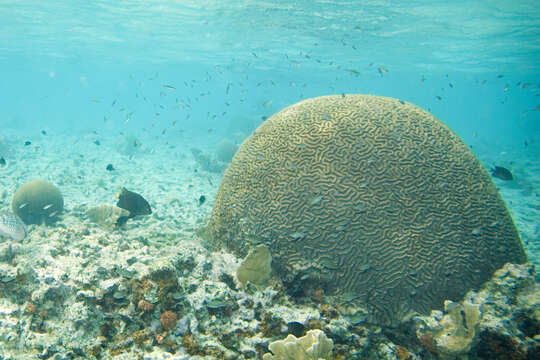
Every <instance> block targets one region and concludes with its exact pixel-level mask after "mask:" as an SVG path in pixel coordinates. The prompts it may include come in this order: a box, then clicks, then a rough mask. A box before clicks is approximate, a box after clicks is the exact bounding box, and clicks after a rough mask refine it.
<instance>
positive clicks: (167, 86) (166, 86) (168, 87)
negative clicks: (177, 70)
mask: <svg viewBox="0 0 540 360" xmlns="http://www.w3.org/2000/svg"><path fill="white" fill-rule="evenodd" d="M163 87H164V88H166V89H170V90H176V88H175V87H174V86H172V85H163Z"/></svg>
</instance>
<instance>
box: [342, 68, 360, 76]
mask: <svg viewBox="0 0 540 360" xmlns="http://www.w3.org/2000/svg"><path fill="white" fill-rule="evenodd" d="M345 71H347V72H349V73H350V74H351V75H356V76H360V75H361V73H360V71H358V70H356V69H345Z"/></svg>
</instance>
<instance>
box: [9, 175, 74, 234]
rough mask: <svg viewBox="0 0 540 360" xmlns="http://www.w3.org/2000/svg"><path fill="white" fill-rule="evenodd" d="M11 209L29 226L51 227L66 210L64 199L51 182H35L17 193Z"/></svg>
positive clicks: (24, 186) (31, 182) (21, 188)
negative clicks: (44, 225) (45, 225)
mask: <svg viewBox="0 0 540 360" xmlns="http://www.w3.org/2000/svg"><path fill="white" fill-rule="evenodd" d="M11 208H12V209H13V212H14V213H15V214H17V216H19V217H20V218H21V220H22V221H23V222H24V223H25V224H27V225H28V224H37V225H41V224H43V223H45V224H47V225H50V224H52V223H54V221H55V220H57V216H58V215H59V214H60V213H61V212H62V210H63V209H64V198H63V197H62V194H61V193H60V190H58V188H57V187H56V186H54V185H53V184H51V183H50V182H48V181H45V180H33V181H29V182H27V183H26V184H24V185H23V186H21V187H20V188H19V189H18V190H17V191H16V192H15V195H14V196H13V200H12V202H11Z"/></svg>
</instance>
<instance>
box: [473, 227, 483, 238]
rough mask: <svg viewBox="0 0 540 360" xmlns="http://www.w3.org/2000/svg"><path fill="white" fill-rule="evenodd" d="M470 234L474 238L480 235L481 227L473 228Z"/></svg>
mask: <svg viewBox="0 0 540 360" xmlns="http://www.w3.org/2000/svg"><path fill="white" fill-rule="evenodd" d="M471 234H473V235H474V236H478V235H482V228H481V227H477V228H474V229H473V230H472V231H471Z"/></svg>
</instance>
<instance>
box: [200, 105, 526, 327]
mask: <svg viewBox="0 0 540 360" xmlns="http://www.w3.org/2000/svg"><path fill="white" fill-rule="evenodd" d="M206 229H207V233H208V234H209V235H210V238H211V239H212V241H213V242H214V244H216V246H218V247H221V246H226V247H228V248H229V249H231V250H232V251H234V252H236V253H237V254H238V255H241V256H244V255H245V254H246V253H247V252H248V250H249V249H250V248H252V247H253V244H257V243H263V244H266V245H267V246H268V247H269V248H270V251H271V253H272V259H273V260H272V261H273V267H274V268H275V269H276V271H277V272H278V273H279V274H280V276H281V277H282V279H284V280H285V281H286V282H287V281H290V280H291V279H293V278H294V277H295V276H296V277H298V276H299V275H302V274H303V275H302V276H303V277H304V278H305V277H306V275H307V276H308V277H309V276H312V277H318V278H319V279H320V281H322V282H323V283H325V284H327V286H328V290H333V291H336V290H338V291H340V292H341V293H342V292H351V293H353V294H354V295H355V296H357V297H358V298H359V299H360V300H361V301H362V302H363V303H364V305H365V306H367V307H368V310H369V313H370V316H371V318H370V320H371V321H375V322H378V323H380V324H388V325H392V324H397V323H398V322H399V321H400V320H401V319H403V318H404V317H405V316H406V315H408V314H410V313H412V312H419V313H421V314H427V313H428V312H429V311H430V310H431V309H434V308H439V309H440V308H442V306H443V302H444V300H445V299H449V300H454V301H457V300H460V299H461V298H462V297H463V295H464V294H465V293H466V292H467V291H468V290H470V289H472V288H477V287H479V286H480V285H481V284H483V283H484V282H485V281H486V280H488V279H489V278H490V277H491V275H492V274H493V272H494V271H495V270H496V269H498V268H500V267H501V266H502V265H504V263H506V262H514V263H523V262H525V261H526V255H525V253H524V250H523V246H522V244H521V240H520V238H519V235H518V233H517V231H516V228H515V226H514V224H513V221H512V218H511V217H510V215H509V213H508V210H507V209H506V206H505V204H504V203H503V201H502V199H501V198H500V196H499V194H498V192H497V190H496V188H495V186H494V185H493V183H492V182H491V179H490V177H489V175H488V174H487V172H486V171H485V170H484V169H483V168H482V166H481V164H480V162H479V161H478V160H477V159H476V158H475V156H474V155H473V154H472V152H471V151H470V150H469V149H468V148H467V146H466V145H465V144H464V143H463V142H462V141H461V140H460V139H459V138H458V136H457V135H456V134H454V133H453V132H452V131H451V130H450V129H449V128H448V127H446V126H445V125H444V124H443V123H442V122H441V121H439V120H438V119H437V118H435V117H434V116H433V115H431V114H430V113H428V112H426V111H424V110H423V109H421V108H419V107H417V106H415V105H413V104H410V103H407V102H404V101H401V100H397V99H393V98H388V97H379V96H371V95H346V96H325V97H319V98H314V99H309V100H305V101H302V102H300V103H297V104H295V105H292V106H290V107H288V108H286V109H284V110H282V111H280V112H278V113H277V114H275V115H273V116H272V117H271V118H269V119H268V120H266V121H265V122H264V123H263V124H262V125H261V126H260V127H259V128H258V129H257V130H256V131H255V132H254V133H253V134H252V135H251V136H250V137H249V138H248V139H247V140H246V141H245V142H244V143H243V144H242V146H241V147H240V149H239V150H238V152H237V154H236V156H235V157H234V159H233V161H232V162H231V164H230V166H229V167H228V169H227V171H226V172H225V175H224V177H223V180H222V182H221V185H220V188H219V191H218V194H217V197H216V201H215V205H214V209H213V212H212V216H211V219H210V221H209V224H208V226H207V228H206Z"/></svg>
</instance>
